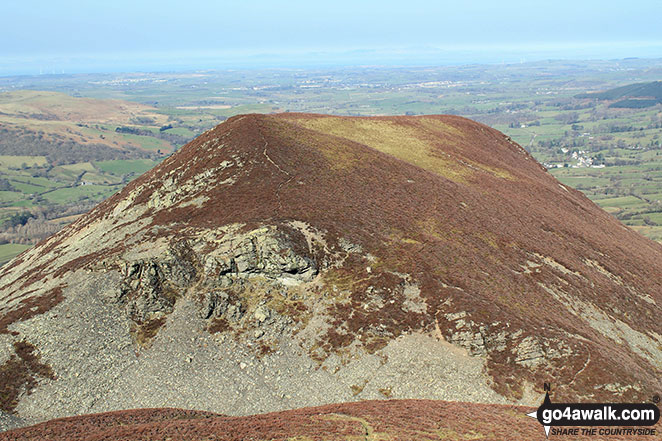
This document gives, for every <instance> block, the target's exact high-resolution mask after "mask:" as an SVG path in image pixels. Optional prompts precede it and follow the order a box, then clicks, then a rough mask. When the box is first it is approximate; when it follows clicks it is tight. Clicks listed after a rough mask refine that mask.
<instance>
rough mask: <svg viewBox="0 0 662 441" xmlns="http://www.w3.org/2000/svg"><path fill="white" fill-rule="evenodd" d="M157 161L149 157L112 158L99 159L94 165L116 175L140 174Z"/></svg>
mask: <svg viewBox="0 0 662 441" xmlns="http://www.w3.org/2000/svg"><path fill="white" fill-rule="evenodd" d="M156 164H158V162H157V161H152V160H149V159H136V160H124V161H122V160H113V161H99V162H95V163H94V166H95V167H96V168H97V169H99V170H101V171H102V172H105V173H110V174H113V175H116V176H123V175H130V174H135V175H140V174H143V173H145V172H146V171H147V170H150V169H151V168H153V167H154V166H155V165H156Z"/></svg>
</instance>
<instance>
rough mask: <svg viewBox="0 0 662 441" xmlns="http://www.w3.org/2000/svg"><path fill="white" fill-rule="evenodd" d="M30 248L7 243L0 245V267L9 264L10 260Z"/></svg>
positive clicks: (29, 246)
mask: <svg viewBox="0 0 662 441" xmlns="http://www.w3.org/2000/svg"><path fill="white" fill-rule="evenodd" d="M31 247H32V245H23V244H18V243H7V244H4V245H0V265H3V264H5V263H7V262H9V261H10V260H11V259H13V258H14V257H16V256H18V255H19V254H21V253H22V252H23V251H25V250H27V249H28V248H31Z"/></svg>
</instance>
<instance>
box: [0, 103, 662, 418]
mask: <svg viewBox="0 0 662 441" xmlns="http://www.w3.org/2000/svg"><path fill="white" fill-rule="evenodd" d="M0 277H1V280H2V288H0V332H4V337H3V338H4V340H2V341H3V344H5V346H6V347H7V348H9V349H7V351H8V352H7V353H6V355H5V357H4V359H6V360H13V363H14V364H16V363H19V362H20V361H21V360H22V359H21V358H20V357H19V356H18V355H12V353H11V345H12V344H17V342H28V343H29V344H31V345H34V348H35V353H37V352H39V354H40V357H41V358H40V361H38V363H45V364H48V365H49V366H52V369H53V372H54V375H52V376H51V377H47V376H43V375H42V376H39V375H37V374H35V375H34V376H33V377H34V378H32V382H30V381H26V382H23V383H22V385H19V386H20V387H19V386H17V387H18V389H17V390H14V392H16V393H15V394H14V395H15V396H16V397H17V398H15V400H14V401H16V403H15V404H13V405H10V404H7V405H5V406H4V409H5V410H7V411H12V412H18V414H19V415H24V416H26V417H27V416H29V417H32V418H37V419H39V418H41V419H46V418H48V417H50V418H52V417H56V416H65V415H69V414H75V413H79V412H85V413H87V412H91V411H103V410H111V409H123V408H128V407H136V406H138V407H141V406H142V407H145V406H151V407H162V406H177V407H192V408H205V409H209V410H213V411H217V412H223V413H228V412H231V411H236V412H238V413H255V412H257V411H271V410H278V409H284V408H291V407H303V406H307V405H315V404H322V403H326V402H333V401H349V400H353V399H359V398H378V397H380V396H381V397H395V398H442V399H452V400H459V399H463V400H471V401H486V402H499V401H501V402H508V401H510V402H518V401H519V402H523V403H528V404H534V403H537V402H538V400H539V396H540V395H539V394H540V392H541V389H540V388H541V387H542V383H543V382H545V381H546V382H551V383H552V384H553V385H554V387H555V391H556V392H555V399H556V400H558V401H562V400H569V399H583V400H592V401H596V400H605V399H610V400H619V401H625V400H646V399H649V398H650V396H651V395H652V394H653V393H655V392H657V391H660V390H662V368H661V367H660V366H662V322H661V321H660V320H659V317H660V314H661V313H662V307H661V306H660V305H662V282H661V281H662V246H661V245H660V244H657V243H654V242H652V241H650V240H648V239H646V238H644V237H642V236H640V235H638V234H636V233H635V232H633V231H631V230H629V229H627V228H626V227H624V226H623V225H621V224H620V223H619V222H618V221H617V220H615V219H614V218H612V217H611V216H610V215H608V214H607V213H605V212H604V211H602V210H601V209H600V208H598V207H597V206H596V205H595V204H593V203H591V202H590V201H589V200H588V199H587V198H586V197H584V196H583V195H582V194H581V193H579V192H577V191H575V190H572V189H570V188H568V187H565V186H564V185H562V184H560V183H559V182H558V181H556V180H555V179H554V178H553V177H552V176H551V175H549V174H547V173H546V171H545V170H544V168H543V167H542V166H540V165H539V164H538V163H537V162H536V161H535V160H534V159H533V158H532V157H531V156H530V155H529V154H527V153H526V151H524V149H522V148H521V147H520V146H518V145H517V144H515V143H513V142H512V141H511V140H510V139H508V138H507V137H506V136H505V135H503V134H501V133H499V132H497V131H495V130H493V129H490V128H488V127H486V126H484V125H481V124H478V123H476V122H473V121H469V120H466V119H463V118H460V117H454V116H422V117H374V118H349V117H334V116H323V115H308V114H280V115H244V116H237V117H234V118H231V119H229V120H228V121H226V122H225V123H223V124H221V125H219V126H218V127H217V128H215V129H213V130H211V131H209V132H206V133H205V134H203V135H202V136H200V137H199V138H198V139H196V140H194V141H192V142H191V143H189V144H188V145H186V146H185V147H183V148H182V149H181V150H180V151H179V152H177V153H176V154H175V155H173V156H171V157H170V158H168V159H167V160H165V161H164V162H163V163H161V164H160V165H159V166H158V167H156V168H155V169H153V170H152V171H150V172H148V173H146V174H145V175H143V176H141V177H140V178H138V179H136V180H135V181H133V182H132V183H131V184H130V185H128V186H127V187H126V188H125V189H124V190H122V191H121V192H120V193H118V194H116V195H115V196H113V197H112V198H110V199H109V200H107V201H105V202H103V203H102V204H100V205H99V206H98V207H97V208H95V209H94V210H93V211H92V212H90V213H89V214H88V215H87V216H85V217H83V218H82V219H80V220H79V221H77V222H76V223H74V224H72V225H71V226H69V227H68V228H66V229H65V230H63V231H62V232H60V233H58V234H57V235H56V236H54V237H52V238H51V239H49V240H47V241H45V242H43V243H41V244H40V245H38V246H37V247H35V248H34V249H32V250H29V251H28V252H26V253H24V254H22V255H21V256H19V257H18V258H16V259H15V260H14V261H13V262H12V263H10V264H8V265H6V266H5V267H3V268H2V269H0ZM191 311H194V312H191ZM90 321H92V322H93V323H92V325H90ZM74 330H76V331H75V332H74ZM123 330H126V332H125V331H123ZM191 330H195V332H196V334H195V336H190V335H189V334H186V333H187V332H189V331H190V332H192V331H191ZM56 332H58V333H60V334H59V335H57V337H55V336H54V335H53V333H56ZM182 335H186V336H187V337H186V339H183V337H181V336H182ZM178 338H182V340H178ZM109 342H110V343H109ZM72 347H73V348H75V349H76V350H71V348H72ZM79 347H81V348H82V349H80V351H78V348H79ZM67 348H69V349H67ZM118 348H120V349H118ZM182 348H184V349H185V350H186V351H189V352H188V353H187V354H191V355H187V354H182V353H181V351H182V350H183V349H182ZM243 350H246V351H248V352H247V355H246V356H245V357H244V358H241V359H238V358H233V357H235V355H236V354H238V353H240V352H241V351H243ZM61 351H64V352H67V351H69V353H70V355H69V356H68V357H65V356H63V355H61V354H60V352H61ZM77 351H78V352H77ZM96 351H102V352H103V353H104V354H106V355H105V356H104V357H105V358H104V357H102V356H100V355H97V352H96ZM416 351H420V353H419V352H416ZM90 354H93V355H90ZM83 355H85V356H86V357H87V358H85V360H84V361H83V360H81V358H82V357H83ZM12 357H13V358H12ZM205 357H207V358H205ZM242 357H243V355H242ZM180 358H186V362H183V363H182V364H181V367H180V364H179V362H172V360H179V359H180ZM109 359H111V360H113V362H112V368H109V367H108V366H111V365H110V364H109V363H110V361H109ZM208 359H209V360H212V359H213V360H215V361H214V363H216V364H213V363H212V362H211V361H209V362H207V361H204V360H208ZM1 360H2V359H0V361H1ZM167 360H171V361H170V362H168V361H167ZM199 360H202V361H199ZM198 362H199V363H200V364H196V363H198ZM26 363H27V362H26ZM187 363H188V364H187ZM224 363H226V364H224ZM233 363H234V364H233ZM279 363H282V364H279ZM236 365H239V366H240V368H236V369H235V367H233V366H236ZM71 366H75V367H77V368H72V367H71ZM118 366H121V369H120V367H118ZM272 366H277V368H276V367H273V372H272V371H271V370H270V369H272ZM284 366H288V367H287V368H285V367H284ZM301 366H306V370H304V371H301V370H297V369H299V368H300V367H301ZM456 366H457V369H456V368H455V367H456ZM471 366H473V367H471ZM442 367H443V368H444V369H447V370H446V371H444V372H442V373H440V371H439V370H438V369H441V368H442ZM469 367H471V369H474V367H475V369H474V370H471V371H469ZM115 368H116V369H118V370H117V371H114V370H113V369H115ZM284 369H293V371H292V373H291V374H289V376H288V377H287V379H286V378H285V377H284V376H282V375H281V373H282V372H283V370H284ZM455 370H457V372H455ZM170 371H177V372H181V373H182V375H181V376H178V375H169V372H170ZM81 372H83V374H82V375H81ZM90 372H94V373H97V374H98V375H99V379H97V380H96V382H95V381H93V380H94V378H90V377H91V375H90ZM76 373H78V375H76ZM272 373H273V381H272V380H271V378H272V376H271V375H272ZM442 374H443V375H442ZM215 375H217V376H218V378H217V377H215ZM164 377H168V378H167V379H164ZM53 378H55V379H53ZM201 378H205V380H204V381H206V382H207V384H208V385H209V384H211V385H214V387H216V388H217V389H216V390H215V391H216V392H215V393H216V394H217V395H218V396H220V397H221V398H223V397H226V394H229V395H227V396H232V397H235V398H233V400H235V401H233V403H234V404H233V405H228V408H224V407H223V405H222V404H214V403H216V402H214V401H213V399H215V398H213V397H212V398H210V397H209V396H207V395H206V394H211V392H208V391H207V392H205V391H201V390H200V389H197V390H193V391H189V386H188V385H190V384H191V382H192V381H193V382H195V381H198V380H199V379H201ZM215 378H216V379H215ZM229 378H231V380H229ZM119 379H121V381H122V382H124V383H121V382H118V381H119ZM200 381H202V380H200ZM242 381H245V384H246V386H245V389H241V387H243V386H236V387H237V388H238V389H237V390H241V391H242V392H237V390H235V389H232V388H233V387H235V386H234V385H232V384H229V383H233V384H237V385H241V384H244V383H242ZM263 381H264V383H262V382H263ZM270 381H272V382H270ZM288 381H289V383H288ZM168 382H170V383H168ZM99 384H101V386H99ZM154 385H156V386H154ZM159 385H161V386H162V387H164V388H165V387H166V386H167V385H168V387H170V388H172V390H173V391H178V393H177V394H175V393H174V392H173V394H172V395H168V394H167V393H166V394H164V395H163V396H161V397H160V398H158V397H155V395H157V392H156V391H155V390H153V389H149V387H157V386H159ZM65 386H66V387H65ZM129 386H130V387H133V388H135V390H137V391H141V390H142V389H141V388H142V387H143V386H144V387H145V392H135V393H136V394H138V396H139V397H138V398H136V395H129V394H124V395H122V392H121V390H119V388H120V387H129ZM325 387H326V388H325ZM219 388H220V389H219ZM15 389H16V388H15ZM92 389H93V390H94V391H93V392H90V391H91V390H92ZM474 389H475V390H474ZM209 390H212V388H211V387H210V388H209ZM62 391H66V392H62ZM74 391H76V393H78V394H81V393H83V394H84V393H89V394H90V399H89V400H80V402H78V401H76V404H75V406H77V407H72V406H74V405H72V404H70V403H69V402H67V404H65V402H66V394H67V393H70V394H72V395H71V396H72V397H74V396H76V395H74ZM28 392H31V395H30V394H28ZM58 393H60V394H62V393H64V394H65V395H58ZM141 393H142V395H140V394H141ZM237 394H239V395H241V396H243V397H244V398H236V396H237ZM55 396H57V397H58V398H53V397H55ZM78 396H79V395H78ZM107 396H113V397H114V398H113V399H115V400H116V402H113V404H108V402H107V401H105V397H107ZM118 396H119V397H120V398H117V397H118ZM214 396H216V395H214ZM132 397H133V398H132ZM288 397H289V398H288ZM39 400H41V401H39ZM43 400H46V402H48V406H43V404H42V405H40V404H39V403H43V402H44V401H43ZM159 400H161V401H159ZM177 400H181V401H177ZM196 400H198V401H196ZM209 400H212V401H209ZM219 400H220V401H218V403H221V402H222V400H221V399H220V398H219ZM247 402H250V403H258V402H259V403H260V404H259V406H258V405H256V406H257V407H250V406H245V403H247ZM104 403H105V404H104ZM200 403H206V404H204V405H202V404H200ZM209 403H211V404H209ZM203 406H204V407H203ZM242 406H244V407H242ZM44 407H48V410H43V411H42V409H43V408H44ZM231 409H234V410H231ZM238 409H239V410H238Z"/></svg>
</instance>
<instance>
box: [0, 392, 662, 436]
mask: <svg viewBox="0 0 662 441" xmlns="http://www.w3.org/2000/svg"><path fill="white" fill-rule="evenodd" d="M533 410H534V409H532V408H525V407H520V406H506V405H488V404H473V403H449V402H444V401H430V400H393V401H367V402H360V403H351V404H335V405H327V406H321V407H313V408H307V409H298V410H290V411H285V412H274V413H269V414H265V415H254V416H246V417H228V416H224V415H214V414H210V413H207V412H193V411H181V410H176V409H143V410H134V411H125V412H113V413H106V414H97V415H87V416H82V417H73V418H64V419H60V420H53V421H49V422H47V423H42V424H38V425H36V426H33V427H28V428H25V429H18V430H14V431H11V432H7V433H5V434H0V440H2V441H14V440H16V441H17V440H22V441H32V440H34V441H37V440H44V439H48V440H51V441H60V440H62V441H65V440H66V441H101V440H116V441H120V440H121V441H129V440H157V439H167V440H171V441H189V440H217V441H243V440H272V441H276V440H283V441H291V440H297V441H312V440H325V441H347V440H357V441H358V440H366V441H378V440H380V441H432V440H484V441H503V440H512V441H518V440H522V441H524V440H526V441H532V440H544V439H545V435H544V432H543V428H542V426H541V425H540V424H539V423H538V421H537V420H534V419H531V418H529V417H527V416H526V413H529V412H532V411H533ZM601 429H602V430H609V429H611V430H614V429H621V428H618V427H616V428H614V427H612V428H601ZM653 429H655V432H656V435H657V434H658V433H659V430H660V427H659V424H658V426H656V427H653ZM596 430H597V429H596ZM612 433H613V432H612ZM656 435H655V436H651V435H641V436H633V435H618V434H615V435H614V434H609V435H603V436H596V435H592V436H581V435H579V436H575V435H572V436H563V435H553V436H552V437H553V439H555V440H613V441H620V440H655V439H660V437H659V436H656Z"/></svg>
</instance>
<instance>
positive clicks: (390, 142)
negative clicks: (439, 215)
mask: <svg viewBox="0 0 662 441" xmlns="http://www.w3.org/2000/svg"><path fill="white" fill-rule="evenodd" d="M297 124H300V125H302V126H304V127H306V128H309V129H312V130H316V131H319V132H322V133H325V134H328V135H333V136H338V137H341V138H345V139H348V140H350V141H354V142H357V143H359V144H363V145H366V146H368V147H370V148H373V149H375V150H378V151H380V152H383V153H387V154H389V155H391V156H394V157H396V158H398V159H401V160H403V161H406V162H408V163H410V164H413V165H416V166H418V167H421V168H423V169H425V170H428V171H431V172H433V173H436V174H438V175H440V176H443V177H445V178H447V179H450V180H452V181H455V182H464V181H465V179H464V178H465V177H466V176H468V175H469V174H471V170H470V169H469V168H468V167H464V166H462V165H461V164H459V163H458V162H457V161H455V160H454V159H453V158H451V157H450V156H447V155H445V154H444V153H443V152H438V151H435V146H434V144H433V143H431V142H430V141H429V140H427V139H425V138H424V137H423V136H421V135H422V134H421V131H420V130H417V129H416V128H415V127H409V126H404V125H402V124H398V123H397V122H395V121H387V120H374V119H359V118H333V117H324V118H316V119H300V120H297Z"/></svg>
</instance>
